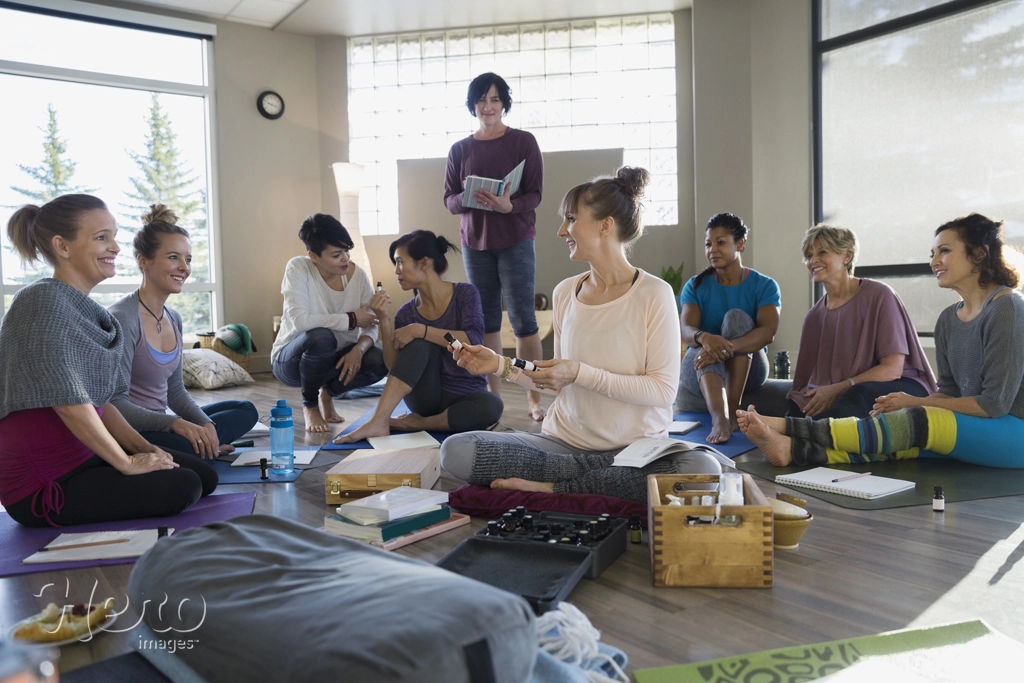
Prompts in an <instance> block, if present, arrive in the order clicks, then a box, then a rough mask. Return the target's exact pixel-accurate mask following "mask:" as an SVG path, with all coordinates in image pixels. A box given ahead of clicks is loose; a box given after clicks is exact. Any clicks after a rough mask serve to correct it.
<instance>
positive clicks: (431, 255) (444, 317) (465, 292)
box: [334, 230, 504, 443]
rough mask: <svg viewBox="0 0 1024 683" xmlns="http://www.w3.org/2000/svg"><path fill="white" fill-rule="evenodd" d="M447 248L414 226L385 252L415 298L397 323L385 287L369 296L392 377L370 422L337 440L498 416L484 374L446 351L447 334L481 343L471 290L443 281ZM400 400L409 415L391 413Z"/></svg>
mask: <svg viewBox="0 0 1024 683" xmlns="http://www.w3.org/2000/svg"><path fill="white" fill-rule="evenodd" d="M449 250H451V251H457V249H456V248H455V245H453V244H451V243H450V242H449V241H448V240H447V239H446V238H444V237H439V236H437V235H435V234H434V233H432V232H430V231H429V230H416V231H413V232H411V233H409V234H408V235H402V236H401V237H399V238H398V239H397V240H395V241H394V242H392V243H391V247H390V248H389V250H388V251H389V253H390V255H391V262H392V263H394V264H395V274H396V275H397V276H398V284H399V285H400V286H401V287H402V290H403V291H409V290H410V289H412V290H415V292H416V296H415V297H414V298H413V299H412V301H408V302H406V303H405V304H403V305H402V307H401V308H400V309H398V313H396V314H395V319H394V322H392V320H391V313H390V311H389V310H388V304H389V303H391V297H390V296H388V293H387V292H386V291H384V290H383V289H381V290H379V291H377V292H376V293H375V294H374V295H373V298H372V299H371V300H370V304H369V306H370V309H371V310H372V311H373V312H374V313H375V314H376V315H377V319H378V320H379V321H380V337H381V345H382V346H383V349H384V363H385V364H386V365H387V366H388V368H389V369H390V370H391V375H390V377H388V381H387V383H386V384H385V385H384V393H383V394H381V397H380V401H379V402H378V403H377V408H376V410H374V411H373V417H371V418H370V421H369V422H367V423H366V424H365V425H363V426H362V427H360V428H359V429H356V430H355V431H353V432H352V433H350V434H345V435H342V436H339V437H338V438H336V439H335V440H334V442H335V443H349V442H352V441H360V440H362V439H365V438H367V437H371V436H386V435H388V434H390V433H391V430H392V429H397V430H401V431H418V430H422V429H428V430H434V431H444V432H468V431H473V430H478V429H487V428H488V427H490V426H491V425H493V424H494V423H495V422H497V421H498V419H499V418H500V417H501V411H502V410H503V409H504V404H503V403H502V402H501V397H500V396H498V395H497V394H493V393H490V392H488V391H487V382H486V381H485V380H484V378H483V377H478V376H476V375H471V374H470V373H469V372H468V371H467V370H464V369H463V368H460V367H459V366H458V365H457V364H456V363H455V359H454V358H452V355H451V354H450V353H448V351H447V349H448V342H447V340H445V334H447V333H451V334H452V335H454V336H455V338H456V339H458V340H459V341H461V342H462V343H463V344H467V343H468V344H479V343H480V342H481V341H482V340H483V338H484V323H483V315H482V312H481V310H480V295H479V293H477V290H476V287H474V286H473V285H471V284H469V283H466V282H447V281H445V280H442V279H441V275H442V273H444V272H445V271H446V270H448V258H447V257H446V256H445V254H446V253H447V252H448V251H449ZM403 399H404V400H405V404H406V405H407V406H408V407H409V410H411V411H412V412H411V413H410V414H408V415H403V416H402V417H397V418H392V417H391V413H392V412H393V411H394V409H395V407H396V406H397V405H398V404H399V402H400V401H402V400H403Z"/></svg>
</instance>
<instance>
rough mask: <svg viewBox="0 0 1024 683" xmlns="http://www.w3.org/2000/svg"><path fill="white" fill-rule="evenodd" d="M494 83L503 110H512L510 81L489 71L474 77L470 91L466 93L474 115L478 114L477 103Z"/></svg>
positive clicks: (471, 112) (467, 105) (468, 104)
mask: <svg viewBox="0 0 1024 683" xmlns="http://www.w3.org/2000/svg"><path fill="white" fill-rule="evenodd" d="M492 85H493V86H494V87H495V88H496V89H497V90H498V97H500V98H501V108H502V110H503V111H504V112H505V113H506V114H507V113H509V112H510V111H511V110H512V88H510V87H508V83H506V82H505V79H504V78H502V77H501V76H499V75H498V74H495V73H491V72H490V71H488V72H487V73H485V74H480V75H479V76H477V77H476V78H474V79H473V80H472V82H471V83H470V84H469V92H468V93H467V94H466V107H467V108H468V109H469V113H470V114H472V115H473V116H474V117H475V116H476V103H477V102H479V101H480V98H481V97H483V96H484V95H486V94H487V91H488V90H490V89H491V86H492Z"/></svg>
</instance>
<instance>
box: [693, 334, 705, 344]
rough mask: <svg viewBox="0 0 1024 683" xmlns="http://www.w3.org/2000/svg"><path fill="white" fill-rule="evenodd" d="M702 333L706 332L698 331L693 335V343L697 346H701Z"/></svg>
mask: <svg viewBox="0 0 1024 683" xmlns="http://www.w3.org/2000/svg"><path fill="white" fill-rule="evenodd" d="M702 332H704V330H697V331H696V332H694V333H693V343H694V344H696V345H697V346H700V335H701V333H702Z"/></svg>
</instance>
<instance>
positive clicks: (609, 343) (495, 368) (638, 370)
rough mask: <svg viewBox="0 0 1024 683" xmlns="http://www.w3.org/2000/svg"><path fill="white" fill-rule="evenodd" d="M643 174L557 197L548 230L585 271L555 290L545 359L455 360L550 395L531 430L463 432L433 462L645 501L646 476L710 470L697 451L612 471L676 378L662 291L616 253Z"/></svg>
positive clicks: (654, 419)
mask: <svg viewBox="0 0 1024 683" xmlns="http://www.w3.org/2000/svg"><path fill="white" fill-rule="evenodd" d="M649 179H650V175H649V174H648V173H647V171H646V170H644V169H642V168H630V167H625V168H621V169H619V171H618V173H617V174H616V176H615V177H614V178H609V177H604V178H597V179H595V180H593V181H591V182H587V183H583V184H582V185H577V186H576V187H574V188H573V189H572V190H570V191H569V193H568V194H567V195H566V196H565V199H563V200H562V207H561V211H560V213H561V214H562V216H563V217H564V220H563V221H562V225H561V227H560V228H559V230H558V236H559V237H561V238H563V239H564V240H565V242H566V246H568V248H569V258H570V260H572V261H584V262H586V263H588V264H589V265H590V269H589V270H588V271H587V272H586V273H583V274H581V275H577V276H574V277H571V278H569V279H568V280H563V281H562V282H560V283H559V284H558V286H557V287H555V291H554V295H553V297H552V299H553V302H554V316H553V320H554V331H555V348H554V352H555V357H554V359H553V360H541V361H537V362H536V366H537V369H536V370H533V371H530V370H520V369H519V368H518V367H515V366H513V365H512V360H511V359H510V358H503V357H501V356H500V355H498V354H496V353H494V351H492V350H491V349H489V348H487V347H484V346H464V347H463V348H462V349H460V350H457V351H455V352H454V356H455V357H456V359H458V363H459V365H460V366H462V367H464V368H466V369H467V370H469V371H470V372H472V373H474V374H485V373H487V374H492V375H497V376H499V377H501V378H502V379H506V380H508V381H511V382H515V383H517V384H519V385H521V386H523V387H525V388H527V389H539V390H541V391H543V392H545V393H548V394H554V395H555V400H554V402H553V403H552V404H551V407H550V409H549V410H548V414H547V416H546V417H545V418H544V423H543V425H542V427H541V433H540V434H524V433H495V432H469V433H467V434H456V435H454V436H450V437H448V438H447V439H445V440H444V443H442V444H441V464H442V466H443V467H444V468H445V469H446V470H448V472H450V473H451V474H453V475H454V476H456V477H458V478H460V479H463V480H466V481H468V482H470V483H471V484H476V485H479V486H490V487H491V488H508V489H521V490H527V491H553V492H556V493H594V494H601V495H606V496H615V497H618V498H627V499H630V500H636V501H646V500H647V475H648V474H652V473H692V474H718V473H719V472H721V467H720V465H719V464H718V461H717V460H715V459H714V458H712V457H711V456H710V455H708V454H706V453H703V452H701V451H687V452H685V453H681V454H676V455H673V456H669V457H665V458H662V459H660V460H656V461H654V462H653V463H651V464H650V465H647V466H646V467H643V468H636V467H612V466H611V464H612V461H613V459H614V458H615V454H616V453H618V452H619V451H620V450H622V449H623V448H625V447H626V446H628V445H630V444H632V443H633V442H634V441H636V440H638V439H643V438H664V437H667V436H668V428H669V425H671V423H672V401H673V400H674V398H675V394H676V385H677V384H678V381H679V380H678V377H679V350H680V341H679V335H678V334H677V333H676V329H677V328H676V325H677V318H676V307H675V303H673V301H672V288H671V287H669V285H668V284H667V283H666V282H665V281H664V280H661V279H659V278H657V277H654V276H652V275H650V274H648V273H645V272H644V271H642V270H640V269H639V268H636V267H635V266H633V265H632V264H631V263H630V262H629V260H628V259H627V258H626V246H627V245H629V244H631V243H633V242H634V241H636V240H637V239H638V238H639V237H640V235H641V233H642V222H641V205H640V197H641V196H642V195H643V190H644V187H645V186H646V185H647V182H648V180H649Z"/></svg>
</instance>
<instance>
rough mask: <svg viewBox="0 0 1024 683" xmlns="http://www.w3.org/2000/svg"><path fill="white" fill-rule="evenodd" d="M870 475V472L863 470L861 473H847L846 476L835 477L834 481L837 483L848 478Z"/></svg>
mask: <svg viewBox="0 0 1024 683" xmlns="http://www.w3.org/2000/svg"><path fill="white" fill-rule="evenodd" d="M870 476H871V473H870V472H861V473H860V474H850V475H847V476H845V477H839V478H838V479H833V480H832V483H833V484H835V483H836V482H840V481H846V480H847V479H859V478H860V477H870Z"/></svg>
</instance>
